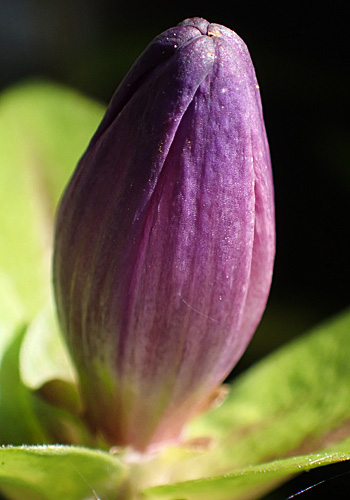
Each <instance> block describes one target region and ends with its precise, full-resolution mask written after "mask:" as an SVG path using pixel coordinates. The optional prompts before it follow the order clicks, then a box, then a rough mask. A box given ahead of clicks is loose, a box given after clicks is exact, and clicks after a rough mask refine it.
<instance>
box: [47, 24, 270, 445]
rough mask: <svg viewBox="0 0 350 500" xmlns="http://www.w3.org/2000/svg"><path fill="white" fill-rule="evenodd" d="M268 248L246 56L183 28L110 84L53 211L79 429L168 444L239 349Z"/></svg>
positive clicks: (266, 267)
mask: <svg viewBox="0 0 350 500" xmlns="http://www.w3.org/2000/svg"><path fill="white" fill-rule="evenodd" d="M274 252H275V229H274V201H273V184H272V175H271V167H270V157H269V150H268V144H267V139H266V133H265V128H264V122H263V116H262V109H261V102H260V95H259V87H258V85H257V81H256V77H255V72H254V68H253V65H252V62H251V59H250V56H249V53H248V50H247V48H246V46H245V44H244V43H243V41H242V40H241V39H240V38H239V37H238V36H237V35H236V34H235V33H234V32H233V31H231V30H229V29H228V28H225V27H224V26H220V25H217V24H210V23H208V22H207V21H205V20H204V19H199V18H193V19H187V20H186V21H184V22H182V23H180V24H179V25H178V26H176V27H175V28H171V29H170V30H168V31H166V32H164V33H163V34H161V35H159V36H158V37H157V38H155V39H154V40H153V41H152V42H151V44H150V45H149V46H148V48H147V49H146V50H145V52H144V53H143V54H142V55H141V56H140V57H139V59H138V60H137V61H136V62H135V64H134V66H133V67H132V68H131V70H130V72H129V73H128V75H127V76H126V77H125V79H124V81H123V82H122V83H121V85H120V87H119V88H118V90H117V92H116V93H115V95H114V97H113V99H112V101H111V103H110V105H109V108H108V110H107V112H106V115H105V117H104V119H103V121H102V123H101V125H100V127H99V128H98V130H97V132H96V133H95V135H94V137H93V138H92V140H91V143H90V145H89V147H88V149H87V151H86V153H85V154H84V156H83V157H82V159H81V161H80V163H79V165H78V167H77V170H76V172H75V173H74V175H73V177H72V179H71V181H70V183H69V185H68V188H67V190H66V192H65V194H64V196H63V199H62V202H61V205H60V209H59V213H58V220H57V229H56V247H55V257H54V283H55V292H56V301H57V308H58V314H59V319H60V322H61V325H62V329H63V332H64V334H65V335H66V338H67V342H68V345H69V348H70V350H71V352H72V355H73V358H74V360H75V363H76V366H77V370H78V373H79V375H80V381H81V388H82V394H83V397H84V400H85V404H86V408H87V416H88V419H89V422H90V423H91V425H93V426H94V428H95V429H96V431H98V432H100V433H102V434H103V435H104V436H105V438H106V439H107V440H108V442H109V443H110V444H120V445H127V444H129V445H131V446H133V447H134V448H136V449H140V450H143V449H145V448H147V447H148V446H149V445H159V444H161V443H163V442H167V441H176V440H177V439H179V437H180V435H181V432H182V429H183V427H184V424H185V423H186V422H187V421H188V419H189V418H191V417H192V416H193V415H194V414H195V413H196V412H197V411H198V409H199V408H201V407H202V406H203V405H204V404H205V401H206V400H207V399H208V398H209V396H210V395H211V393H212V392H213V391H214V390H215V389H216V388H217V386H218V384H220V383H221V382H222V381H223V379H224V378H225V377H226V376H227V374H228V373H229V372H230V371H231V369H232V368H233V366H234V365H235V364H236V363H237V361H238V359H239V358H240V357H241V355H242V353H243V352H244V350H245V348H246V346H247V344H248V343H249V340H250V338H251V336H252V334H253V332H254V330H255V328H256V326H257V324H258V322H259V320H260V318H261V315H262V313H263V310H264V308H265V304H266V300H267V296H268V292H269V289H270V284H271V275H272V267H273V260H274Z"/></svg>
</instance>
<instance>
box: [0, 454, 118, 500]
mask: <svg viewBox="0 0 350 500" xmlns="http://www.w3.org/2000/svg"><path fill="white" fill-rule="evenodd" d="M127 481H128V470H127V467H126V466H125V465H123V464H122V463H121V462H120V460H119V459H118V458H117V457H115V456H112V455H111V454H108V453H104V452H101V451H98V450H90V449H87V448H77V447H70V446H33V447H29V446H23V447H13V448H12V447H7V448H0V491H1V492H2V493H4V494H5V495H7V496H8V498H9V499H11V500H23V499H24V498H25V499H26V500H62V499H66V500H88V499H91V500H92V499H98V498H99V499H101V500H108V499H115V498H118V499H119V500H123V499H124V498H127V496H126V495H127V492H128V483H127Z"/></svg>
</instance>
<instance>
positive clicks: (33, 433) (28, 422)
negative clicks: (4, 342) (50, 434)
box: [0, 327, 48, 444]
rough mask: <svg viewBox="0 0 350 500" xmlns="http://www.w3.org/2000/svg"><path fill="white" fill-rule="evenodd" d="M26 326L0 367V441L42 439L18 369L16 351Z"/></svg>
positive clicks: (43, 436)
mask: <svg viewBox="0 0 350 500" xmlns="http://www.w3.org/2000/svg"><path fill="white" fill-rule="evenodd" d="M25 332H26V328H25V327H22V328H21V329H20V330H18V331H17V332H16V335H15V336H14V337H13V340H12V342H11V343H10V345H9V346H8V348H7V350H6V352H5V353H4V356H3V360H2V364H1V367H0V415H1V419H0V442H1V443H12V444H22V443H25V442H45V441H47V439H48V438H47V436H46V434H45V432H44V430H43V429H42V428H41V426H40V423H39V420H38V418H37V415H36V413H35V409H34V407H33V401H32V396H31V391H30V390H29V389H28V388H27V387H26V386H25V385H24V384H23V383H22V381H21V378H20V372H19V352H20V348H21V344H22V341H23V337H24V335H25Z"/></svg>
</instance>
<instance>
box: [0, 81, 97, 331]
mask: <svg viewBox="0 0 350 500" xmlns="http://www.w3.org/2000/svg"><path fill="white" fill-rule="evenodd" d="M102 114H103V107H102V106H99V105H97V104H96V103H94V102H93V101H89V100H88V99H86V98H83V97H81V96H80V95H78V94H77V93H75V92H73V91H71V90H68V89H65V88H62V87H60V86H57V85H52V84H48V83H27V84H22V85H19V86H18V87H15V88H12V89H10V90H8V91H6V92H4V93H3V94H2V95H1V96H0V164H1V169H0V230H1V239H0V278H1V279H0V286H1V283H2V282H6V281H10V283H11V287H12V289H13V292H14V293H13V294H14V295H16V296H18V297H19V299H20V301H21V302H20V303H21V304H22V306H23V315H24V318H25V319H28V318H29V319H31V318H32V317H33V316H34V315H35V314H36V313H37V312H38V311H39V310H40V309H41V308H42V307H43V305H44V304H45V302H46V301H47V297H48V296H49V295H50V293H51V290H50V283H51V280H50V261H51V250H52V235H53V221H54V213H55V208H56V205H57V201H58V199H59V197H60V196H61V193H62V190H63V188H64V186H65V184H66V183H67V181H68V178H69V177H70V175H71V173H72V171H73V169H74V168H75V165H76V163H77V161H78V159H79V157H80V156H81V154H82V152H83V151H84V149H85V148H86V146H87V144H88V142H89V140H90V137H91V135H92V133H93V132H94V130H95V128H96V127H97V125H98V123H99V121H100V119H101V116H102ZM0 291H1V292H2V289H0ZM1 312H2V310H0V313H1ZM0 326H1V318H0Z"/></svg>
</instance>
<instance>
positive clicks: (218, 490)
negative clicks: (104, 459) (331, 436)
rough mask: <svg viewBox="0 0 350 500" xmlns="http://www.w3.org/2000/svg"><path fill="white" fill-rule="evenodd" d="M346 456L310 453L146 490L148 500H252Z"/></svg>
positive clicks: (346, 457)
mask: <svg viewBox="0 0 350 500" xmlns="http://www.w3.org/2000/svg"><path fill="white" fill-rule="evenodd" d="M347 450H348V452H347V453H324V454H323V455H322V454H310V455H305V456H299V457H293V458H286V459H284V460H276V461H273V462H269V463H265V464H261V465H257V466H251V467H247V468H243V469H239V470H236V471H232V472H227V473H226V474H225V475H222V476H217V477H208V478H206V479H199V480H196V481H187V482H183V483H177V484H169V485H164V486H156V487H153V488H148V489H146V490H144V491H143V497H142V498H145V499H147V500H180V499H181V500H248V499H250V500H253V499H255V498H259V497H260V496H262V495H263V494H264V493H265V492H266V491H269V490H271V488H272V487H275V486H277V485H279V484H280V483H281V482H283V481H285V480H286V479H288V478H289V477H290V476H291V475H292V474H295V473H299V472H301V471H306V470H310V469H314V468H316V467H319V466H323V465H328V464H332V463H336V462H340V461H344V460H349V459H350V447H349V444H348V448H347Z"/></svg>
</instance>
